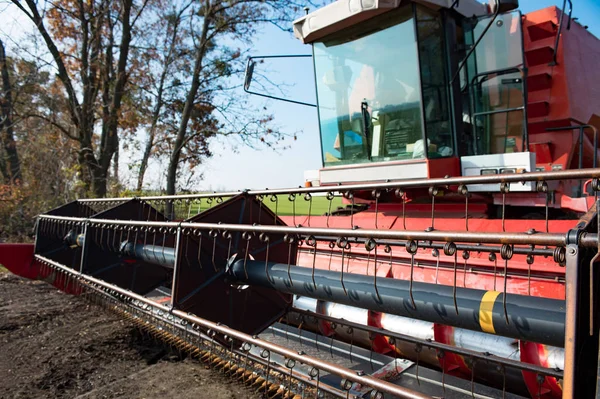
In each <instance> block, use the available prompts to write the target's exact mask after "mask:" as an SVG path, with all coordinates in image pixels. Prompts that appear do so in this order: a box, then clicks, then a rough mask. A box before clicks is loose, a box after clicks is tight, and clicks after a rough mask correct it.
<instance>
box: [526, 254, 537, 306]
mask: <svg viewBox="0 0 600 399" xmlns="http://www.w3.org/2000/svg"><path fill="white" fill-rule="evenodd" d="M532 249H533V248H532ZM533 262H535V257H534V256H533V254H527V295H529V296H531V265H532V264H533Z"/></svg>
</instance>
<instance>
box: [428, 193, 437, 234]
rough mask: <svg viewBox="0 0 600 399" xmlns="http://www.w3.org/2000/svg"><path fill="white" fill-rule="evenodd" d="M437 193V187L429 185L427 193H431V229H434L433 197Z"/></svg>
mask: <svg viewBox="0 0 600 399" xmlns="http://www.w3.org/2000/svg"><path fill="white" fill-rule="evenodd" d="M438 193H439V189H438V188H437V187H434V186H432V187H429V195H431V230H434V229H435V197H436V195H438Z"/></svg>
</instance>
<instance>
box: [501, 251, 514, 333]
mask: <svg viewBox="0 0 600 399" xmlns="http://www.w3.org/2000/svg"><path fill="white" fill-rule="evenodd" d="M513 251H514V247H513V246H512V245H508V244H502V247H501V248H500V256H501V257H502V259H504V295H502V307H503V309H504V318H505V319H506V324H509V321H508V312H507V310H506V285H507V280H508V261H509V260H510V259H511V258H512V256H513Z"/></svg>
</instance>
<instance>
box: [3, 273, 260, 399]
mask: <svg viewBox="0 0 600 399" xmlns="http://www.w3.org/2000/svg"><path fill="white" fill-rule="evenodd" d="M255 397H258V396H257V395H255V394H254V393H253V392H251V391H249V390H248V389H246V388H245V387H243V386H242V385H239V384H237V383H235V382H232V381H231V380H229V379H227V378H226V377H225V376H223V375H222V374H220V373H218V372H217V371H213V370H207V369H206V368H205V367H204V366H203V365H202V364H199V363H197V362H195V361H192V360H180V359H179V358H177V357H176V356H175V355H174V354H170V353H168V352H167V351H166V350H165V349H164V348H163V347H161V346H160V345H158V344H157V343H155V342H154V341H153V340H151V339H149V338H146V337H143V336H141V335H140V334H139V333H138V331H137V330H136V329H135V328H133V327H132V326H131V325H129V324H127V323H125V322H124V321H122V320H120V319H118V318H117V317H116V316H114V315H111V314H107V313H105V312H103V311H101V310H99V309H98V308H96V307H91V306H89V305H88V304H87V303H85V302H84V301H83V300H81V299H78V298H76V297H72V296H68V295H66V294H63V293H62V292H60V291H58V290H56V289H55V288H54V287H52V286H50V285H49V284H46V283H44V282H39V281H29V280H23V279H21V278H18V277H15V276H13V275H12V274H9V273H7V272H2V271H0V398H2V399H4V398H89V399H93V398H161V399H168V398H178V399H179V398H217V399H225V398H227V399H229V398H255Z"/></svg>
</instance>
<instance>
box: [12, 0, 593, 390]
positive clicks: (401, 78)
mask: <svg viewBox="0 0 600 399" xmlns="http://www.w3.org/2000/svg"><path fill="white" fill-rule="evenodd" d="M565 3H566V2H565ZM569 4H570V1H569ZM565 5H566V4H565ZM569 7H570V5H569ZM517 8H518V2H517V1H516V0H496V1H494V2H493V4H492V5H489V6H488V5H484V4H481V3H479V2H477V1H475V0H456V1H453V0H419V1H407V0H404V1H401V0H372V1H366V0H362V1H359V0H340V1H337V2H334V3H332V4H330V5H328V6H326V7H324V8H322V9H318V10H316V11H314V12H312V13H309V14H307V15H306V16H304V17H303V18H301V19H299V20H297V21H296V22H295V23H294V32H295V35H296V36H297V37H298V38H299V39H300V40H302V41H303V42H304V43H307V44H311V45H312V56H309V57H312V60H313V62H314V72H315V81H316V93H317V105H315V106H316V107H317V110H318V118H319V126H320V133H321V136H320V137H321V143H320V144H321V152H322V158H323V168H322V169H321V170H320V171H319V179H318V184H315V185H313V186H310V187H304V188H292V189H275V190H246V191H238V192H224V193H211V194H189V195H175V196H157V197H142V198H112V199H81V200H78V201H75V202H72V203H69V204H66V205H64V206H62V207H60V208H57V209H54V210H52V211H49V212H47V213H45V214H43V215H40V216H39V219H38V223H37V228H36V242H35V245H34V246H28V245H7V244H5V245H4V246H3V247H2V248H1V252H0V263H3V264H5V266H7V267H8V268H9V269H10V270H11V271H13V272H14V273H16V274H19V275H22V276H25V277H27V278H40V279H46V280H47V281H49V282H51V283H52V284H54V285H55V286H57V287H58V288H60V289H62V290H64V291H65V292H68V293H71V294H75V295H80V296H83V297H85V298H90V299H91V300H92V301H94V303H99V304H101V305H103V306H104V307H106V308H107V309H109V310H112V311H115V312H117V313H118V314H120V315H122V316H123V317H125V318H127V319H128V320H131V321H132V322H134V323H136V324H138V325H139V326H140V327H141V328H144V329H145V330H147V331H149V332H150V333H152V334H154V335H156V336H158V337H160V338H162V339H164V340H165V341H166V342H168V343H170V344H172V345H175V346H177V347H179V348H180V349H182V350H185V351H187V352H190V353H192V354H193V355H197V356H199V357H200V358H201V359H202V360H203V361H205V362H208V363H210V364H211V365H214V366H215V367H217V368H220V369H222V370H224V371H225V372H226V373H228V374H229V375H231V376H233V377H235V378H237V379H239V380H241V381H242V382H244V383H247V384H250V385H253V386H254V387H257V388H258V389H259V390H261V391H262V392H264V393H265V395H266V396H268V397H285V398H292V397H294V398H295V397H298V398H300V397H315V398H321V397H346V398H347V397H350V396H351V395H352V396H353V397H371V398H383V397H401V398H427V397H444V398H463V397H465V398H466V397H476V398H499V397H507V398H518V397H531V398H560V397H563V398H594V397H600V389H599V388H598V387H597V383H596V381H598V377H599V376H600V372H599V370H600V367H599V366H600V365H599V362H598V359H599V354H600V352H599V338H600V336H599V324H598V309H599V308H598V306H599V304H598V300H599V298H600V295H599V293H598V289H599V287H600V281H599V279H600V277H599V274H600V273H598V272H597V271H596V268H597V263H598V262H597V258H598V253H599V251H598V250H599V248H600V236H599V234H598V225H599V223H598V222H599V220H600V216H599V214H598V212H597V207H598V205H597V204H598V192H599V191H600V168H597V158H598V135H597V128H596V127H597V126H598V125H600V117H599V116H598V115H600V89H596V87H597V85H596V82H598V81H600V72H599V70H598V68H596V67H595V65H596V64H597V62H596V61H600V41H599V40H598V39H597V38H596V37H594V36H593V35H591V34H590V33H589V32H588V31H587V30H586V28H585V27H583V26H581V25H580V24H578V23H577V22H575V21H574V20H572V19H571V12H570V11H569V12H568V13H567V12H565V7H564V6H563V10H560V9H558V8H556V7H550V8H547V9H543V10H540V11H536V12H533V13H530V14H527V15H522V14H521V13H520V12H519V11H518V9H517ZM270 57H281V56H268V57H253V58H251V59H250V60H249V61H248V68H247V73H246V80H245V90H246V91H247V92H250V93H252V92H251V91H250V87H251V85H252V75H253V71H254V68H255V65H256V63H255V60H257V59H260V58H270ZM254 94H260V93H254ZM263 95H264V94H263ZM285 101H291V100H285ZM292 102H296V103H299V102H297V101H292ZM300 104H303V105H310V104H305V103H300ZM319 196H322V198H320V199H321V200H328V201H329V204H330V205H329V212H327V214H325V215H316V214H314V213H313V212H311V211H310V209H312V204H313V201H315V199H316V198H318V197H319ZM336 196H343V197H344V202H345V204H346V207H345V208H343V209H341V208H338V209H332V208H333V207H332V206H331V204H333V200H334V198H335V197H336ZM279 201H290V202H292V205H293V207H292V208H293V209H294V210H295V209H296V204H297V202H302V203H303V204H308V209H309V212H308V213H309V214H308V215H300V214H295V211H294V214H293V215H291V216H289V215H288V216H281V215H278V212H277V210H278V209H279V208H278V203H279ZM267 205H268V206H267ZM599 386H600V385H599Z"/></svg>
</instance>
